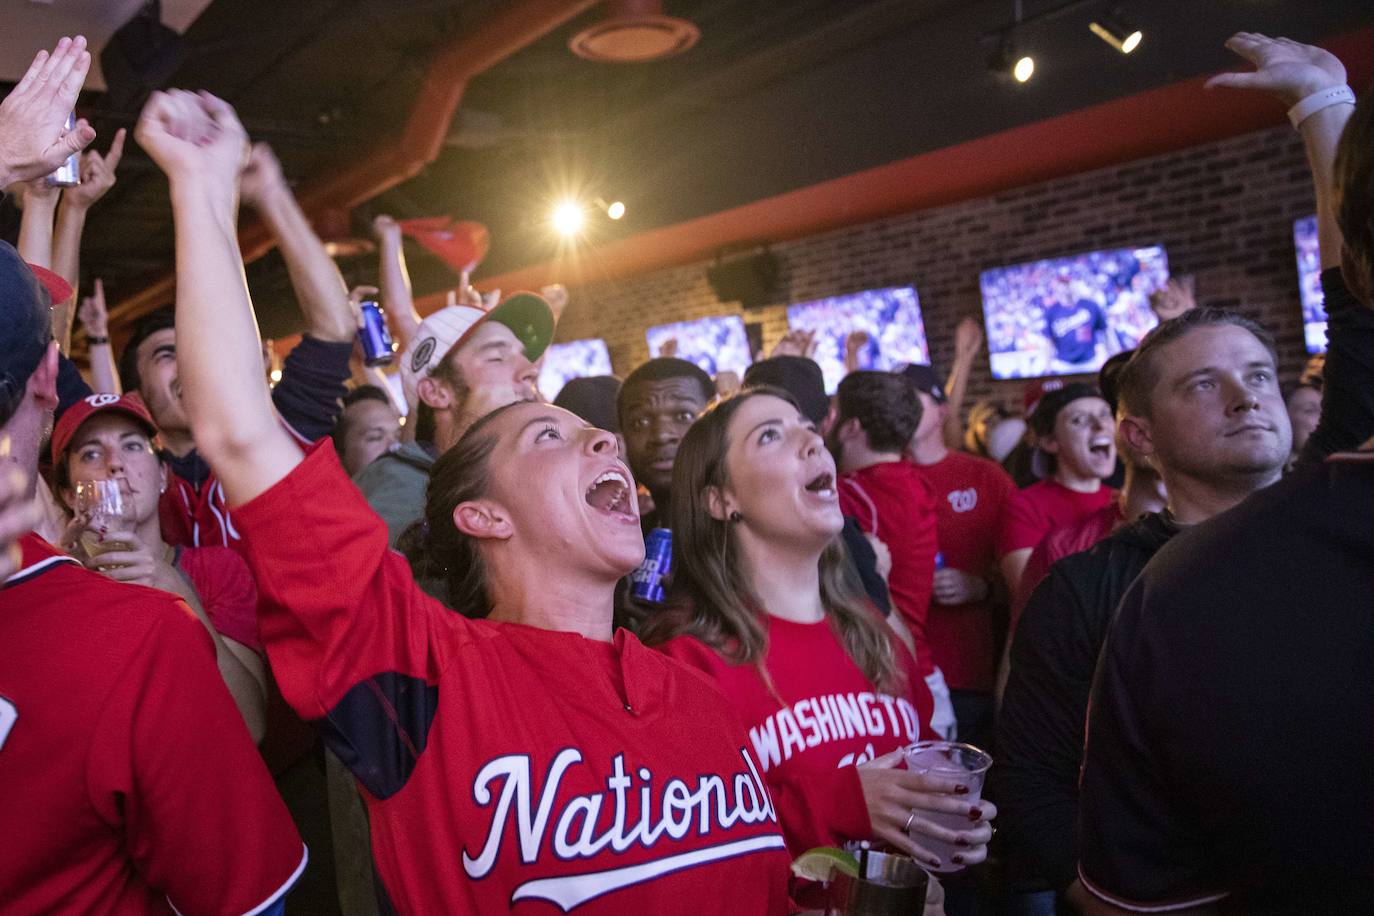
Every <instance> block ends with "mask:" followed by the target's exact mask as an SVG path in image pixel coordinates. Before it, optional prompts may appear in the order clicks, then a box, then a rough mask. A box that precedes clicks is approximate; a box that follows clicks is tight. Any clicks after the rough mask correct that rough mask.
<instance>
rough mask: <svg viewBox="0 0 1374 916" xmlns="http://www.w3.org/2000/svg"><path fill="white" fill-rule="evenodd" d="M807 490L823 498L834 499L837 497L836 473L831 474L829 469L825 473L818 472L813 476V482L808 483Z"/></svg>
mask: <svg viewBox="0 0 1374 916" xmlns="http://www.w3.org/2000/svg"><path fill="white" fill-rule="evenodd" d="M806 490H807V491H809V492H811V493H815V494H816V495H817V496H819V497H820V498H821V499H834V498H835V497H836V493H835V475H834V474H831V473H830V472H829V471H826V472H825V473H823V474H817V475H816V476H815V477H814V478H812V480H811V482H810V483H808V484H807V485H806Z"/></svg>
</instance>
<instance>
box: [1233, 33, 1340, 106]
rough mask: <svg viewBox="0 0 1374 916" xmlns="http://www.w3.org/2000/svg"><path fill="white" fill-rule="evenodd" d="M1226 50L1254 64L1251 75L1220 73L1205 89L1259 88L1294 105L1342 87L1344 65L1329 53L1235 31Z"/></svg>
mask: <svg viewBox="0 0 1374 916" xmlns="http://www.w3.org/2000/svg"><path fill="white" fill-rule="evenodd" d="M1226 47H1228V48H1230V49H1231V50H1232V51H1234V52H1236V53H1237V54H1239V55H1240V56H1241V57H1243V58H1245V59H1246V60H1248V61H1249V62H1250V63H1252V64H1254V65H1255V70H1254V71H1253V72H1251V73H1222V74H1220V75H1218V76H1214V77H1212V78H1211V79H1209V80H1208V81H1207V88H1208V89H1214V88H1216V87H1218V86H1228V87H1230V88H1232V89H1259V90H1263V91H1265V92H1271V93H1273V94H1274V95H1276V96H1278V97H1279V99H1280V100H1282V102H1283V103H1284V104H1285V105H1288V106H1290V107H1291V106H1293V105H1296V104H1297V103H1298V102H1301V101H1302V100H1303V99H1305V98H1307V97H1308V96H1309V95H1311V94H1312V93H1314V92H1320V91H1321V90H1323V89H1329V88H1330V87H1332V86H1344V85H1345V66H1344V65H1343V64H1342V63H1341V62H1340V61H1339V60H1338V59H1337V58H1336V56H1335V55H1334V54H1332V53H1331V52H1329V51H1324V50H1322V49H1321V48H1318V47H1314V46H1312V45H1305V44H1299V43H1298V42H1296V41H1290V40H1289V39H1287V38H1270V37H1269V36H1267V35H1261V34H1259V33H1258V32H1237V33H1236V34H1235V35H1232V36H1231V37H1230V38H1229V39H1228V40H1227V42H1226Z"/></svg>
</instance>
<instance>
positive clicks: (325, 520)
mask: <svg viewBox="0 0 1374 916" xmlns="http://www.w3.org/2000/svg"><path fill="white" fill-rule="evenodd" d="M234 521H235V524H236V525H237V527H238V529H239V532H240V533H241V534H242V537H243V544H244V548H245V553H246V555H247V558H248V563H249V566H250V567H251V568H252V570H253V575H254V578H255V579H256V580H257V584H258V594H259V599H260V600H259V605H258V623H259V626H260V627H261V630H262V639H263V642H264V643H265V644H266V646H267V656H268V659H269V660H270V661H271V664H272V673H273V675H274V676H275V677H276V679H277V684H278V686H279V687H280V688H281V692H282V696H284V697H285V698H286V700H287V702H288V703H290V704H291V706H292V707H293V708H294V709H295V710H296V712H297V714H298V715H300V716H301V718H303V719H307V720H315V719H320V718H322V717H324V716H325V715H326V714H327V713H329V712H330V710H331V709H333V708H334V706H335V705H336V704H338V703H339V702H340V701H341V700H343V698H344V697H345V695H347V694H348V693H349V691H350V690H352V689H353V688H354V687H355V686H357V685H359V684H361V683H363V682H364V681H365V680H367V679H368V678H372V677H373V676H375V675H377V674H378V673H379V672H386V673H388V674H394V675H396V676H400V677H405V678H413V679H417V680H419V681H423V682H425V683H429V684H433V683H436V682H437V681H438V677H439V672H440V671H441V670H442V669H443V667H444V664H445V661H446V658H447V653H448V652H449V651H452V650H453V649H454V648H456V647H457V646H458V645H459V644H460V643H461V642H462V640H460V639H455V638H454V635H453V631H454V630H455V629H460V628H463V627H465V626H467V624H468V621H467V620H466V619H465V618H463V617H462V616H461V615H459V614H455V613H453V612H452V611H450V610H448V609H447V608H445V607H444V606H443V605H441V604H440V603H439V602H437V601H435V600H434V599H433V598H430V597H429V596H428V595H426V594H425V593H424V592H423V591H421V590H420V588H419V586H417V585H416V584H415V580H414V578H412V576H411V573H410V566H409V564H408V563H407V562H406V560H405V558H404V557H402V556H401V555H400V554H399V553H397V552H395V551H394V550H389V549H388V548H387V532H386V525H385V524H384V523H383V522H382V520H381V519H380V518H378V517H377V515H376V513H374V512H373V511H372V510H371V509H370V508H368V505H367V502H366V501H365V500H364V499H363V495H362V493H361V492H359V490H358V488H357V487H355V486H354V485H353V483H352V481H350V480H349V479H348V475H346V474H345V473H344V470H343V468H342V467H341V466H340V465H339V459H338V456H337V455H336V454H335V452H334V448H333V446H332V445H330V443H329V440H328V439H325V440H322V441H321V442H320V443H318V444H316V445H315V447H314V448H312V449H311V450H310V451H309V452H308V453H307V454H306V456H305V459H304V460H303V461H301V463H300V464H299V465H297V466H296V467H295V468H294V469H293V470H292V471H291V473H290V474H288V475H286V477H284V478H282V479H281V480H279V481H278V482H277V483H276V484H275V485H273V486H272V488H271V489H269V490H268V491H267V492H265V493H263V494H261V495H260V496H258V497H257V498H256V499H254V500H252V501H251V502H249V503H247V504H245V505H243V506H241V507H238V508H235V509H234Z"/></svg>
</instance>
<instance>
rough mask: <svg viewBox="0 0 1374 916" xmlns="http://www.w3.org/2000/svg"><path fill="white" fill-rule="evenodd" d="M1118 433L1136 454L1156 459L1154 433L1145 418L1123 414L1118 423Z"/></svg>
mask: <svg viewBox="0 0 1374 916" xmlns="http://www.w3.org/2000/svg"><path fill="white" fill-rule="evenodd" d="M1116 432H1117V435H1119V436H1120V437H1121V438H1122V439H1123V440H1125V442H1126V444H1127V445H1129V446H1130V447H1131V448H1132V449H1133V450H1134V451H1135V452H1136V454H1138V455H1140V456H1141V457H1143V458H1152V457H1154V454H1155V440H1154V431H1153V430H1151V429H1150V421H1149V420H1147V419H1145V418H1144V417H1133V416H1131V415H1130V414H1123V415H1122V417H1121V419H1120V420H1118V421H1117V424H1116Z"/></svg>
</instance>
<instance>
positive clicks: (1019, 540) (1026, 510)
mask: <svg viewBox="0 0 1374 916" xmlns="http://www.w3.org/2000/svg"><path fill="white" fill-rule="evenodd" d="M1044 536H1045V530H1044V524H1043V523H1042V521H1041V519H1040V510H1039V508H1038V507H1037V506H1036V504H1035V501H1034V500H1033V499H1031V498H1030V497H1028V496H1027V495H1026V491H1025V490H1017V491H1016V492H1015V493H1013V494H1011V498H1010V499H1009V500H1008V501H1007V508H1006V510H1005V511H1004V512H1003V514H1002V530H1001V533H1000V534H999V536H998V538H997V556H998V557H1005V556H1006V555H1007V554H1009V553H1011V552H1012V551H1015V550H1025V549H1026V548H1028V547H1034V546H1035V545H1036V544H1038V543H1040V539H1041V538H1042V537H1044Z"/></svg>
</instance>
